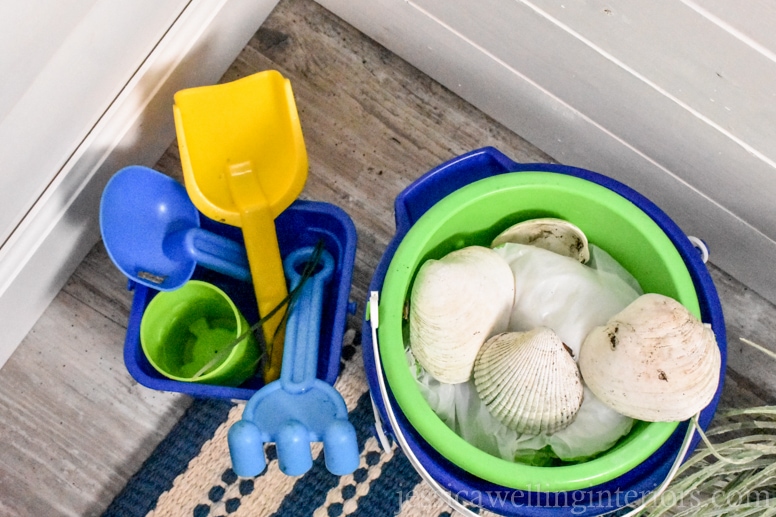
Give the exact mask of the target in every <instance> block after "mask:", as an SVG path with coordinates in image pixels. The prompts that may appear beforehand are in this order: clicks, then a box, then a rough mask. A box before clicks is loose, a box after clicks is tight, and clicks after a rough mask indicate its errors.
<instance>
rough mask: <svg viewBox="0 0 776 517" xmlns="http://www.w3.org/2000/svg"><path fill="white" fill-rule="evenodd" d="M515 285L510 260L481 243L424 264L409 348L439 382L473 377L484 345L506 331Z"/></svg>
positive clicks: (413, 293) (412, 314)
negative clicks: (476, 361)
mask: <svg viewBox="0 0 776 517" xmlns="http://www.w3.org/2000/svg"><path fill="white" fill-rule="evenodd" d="M514 285H515V280H514V277H513V276H512V270H511V269H510V267H509V264H507V263H506V261H505V260H504V259H502V258H501V257H500V256H499V255H498V253H496V252H495V251H493V250H491V249H489V248H485V247H482V246H469V247H466V248H462V249H460V250H457V251H453V252H452V253H448V254H447V255H445V256H444V257H442V258H441V259H439V260H427V261H426V262H425V263H423V265H422V266H421V268H420V269H419V271H418V274H417V276H416V278H415V282H414V284H413V286H412V291H411V294H410V310H409V342H410V348H411V350H412V353H413V354H414V355H415V358H416V359H417V361H418V363H420V365H421V366H422V367H423V368H424V369H425V370H426V371H427V372H428V373H429V374H431V375H432V376H433V377H434V378H435V379H437V380H438V381H440V382H444V383H449V384H455V383H459V382H466V381H468V380H469V378H470V377H471V372H472V367H473V366H474V359H475V358H476V357H477V352H478V351H479V349H480V347H481V346H482V344H483V343H484V342H485V340H486V339H488V338H489V337H490V336H492V335H494V334H497V333H499V332H503V331H504V330H506V327H507V324H508V323H509V315H510V313H511V311H512V304H513V302H514V293H515V287H514Z"/></svg>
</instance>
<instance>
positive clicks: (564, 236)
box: [490, 217, 590, 264]
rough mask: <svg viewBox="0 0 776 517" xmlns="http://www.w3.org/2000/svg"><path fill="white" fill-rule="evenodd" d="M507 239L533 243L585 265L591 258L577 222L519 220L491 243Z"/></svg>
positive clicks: (502, 241) (521, 242) (494, 243)
mask: <svg viewBox="0 0 776 517" xmlns="http://www.w3.org/2000/svg"><path fill="white" fill-rule="evenodd" d="M506 242H514V243H517V244H530V245H531V246H536V247H537V248H543V249H546V250H548V251H552V252H554V253H557V254H559V255H563V256H566V257H571V258H573V259H575V260H578V261H580V262H581V263H583V264H584V263H586V262H587V261H588V260H590V249H589V247H588V242H587V237H586V236H585V233H584V232H583V231H582V230H580V229H579V227H577V226H576V225H574V224H572V223H570V222H568V221H564V220H563V219H556V218H553V217H544V218H540V219H529V220H527V221H523V222H521V223H517V224H515V225H513V226H510V227H509V228H507V229H506V230H504V231H503V232H501V233H500V234H499V235H498V236H497V237H496V238H495V239H493V242H492V243H491V245H490V246H491V248H495V247H496V246H499V245H501V244H504V243H506Z"/></svg>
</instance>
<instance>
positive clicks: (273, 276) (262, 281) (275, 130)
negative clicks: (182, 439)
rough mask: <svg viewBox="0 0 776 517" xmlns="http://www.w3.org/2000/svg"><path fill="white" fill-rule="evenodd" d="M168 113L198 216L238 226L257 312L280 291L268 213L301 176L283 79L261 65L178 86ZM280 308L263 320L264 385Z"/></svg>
mask: <svg viewBox="0 0 776 517" xmlns="http://www.w3.org/2000/svg"><path fill="white" fill-rule="evenodd" d="M173 111H174V114H175V130H176V133H177V136H178V148H179V149H180V154H181V165H182V167H183V176H184V180H185V183H186V190H187V191H188V193H189V196H190V197H191V200H192V201H193V202H194V204H195V205H196V207H197V208H198V209H199V210H200V211H201V212H202V213H203V214H205V215H207V216H208V217H209V218H211V219H214V220H216V221H220V222H224V223H226V224H230V225H232V226H238V227H241V228H242V232H243V237H244V239H245V248H246V251H247V254H248V262H249V264H250V271H251V277H252V280H253V286H254V291H255V293H256V299H257V301H258V306H259V314H260V315H262V316H265V315H266V314H268V313H269V312H270V311H271V310H272V309H274V308H275V307H276V306H277V305H278V304H279V303H280V302H281V301H282V300H283V299H284V298H285V297H286V295H287V294H288V291H287V288H286V281H285V276H284V274H283V264H282V261H281V257H280V250H279V248H278V242H277V235H276V233H275V217H277V216H278V214H280V213H281V212H282V211H283V210H285V209H286V208H287V207H288V205H290V204H291V203H292V202H293V201H294V200H295V199H296V198H297V196H298V195H299V194H300V193H301V191H302V189H303V188H304V184H305V181H306V180H307V151H306V149H305V145H304V138H303V137H302V128H301V125H300V123H299V114H298V113H297V110H296V103H295V101H294V94H293V92H292V91H291V82H290V81H289V80H288V79H286V78H285V77H283V76H282V75H281V74H280V73H279V72H277V71H274V70H268V71H265V72H259V73H257V74H253V75H250V76H248V77H245V78H243V79H238V80H236V81H233V82H230V83H224V84H219V85H214V86H203V87H198V88H190V89H186V90H181V91H179V92H177V93H176V94H175V105H174V106H173ZM284 313H285V310H281V311H278V312H277V313H276V314H275V316H273V317H272V318H271V319H270V320H269V321H267V322H266V323H265V324H264V326H263V329H264V336H265V339H266V342H267V344H268V346H269V347H270V353H269V360H268V361H266V362H265V369H264V381H265V382H267V383H268V382H271V381H273V380H276V379H277V378H278V377H279V375H280V365H281V363H282V359H283V339H284V332H283V330H284V329H283V328H278V327H279V326H280V323H281V322H282V320H283V314H284ZM276 330H277V332H276Z"/></svg>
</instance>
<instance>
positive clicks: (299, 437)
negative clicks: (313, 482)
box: [228, 247, 359, 477]
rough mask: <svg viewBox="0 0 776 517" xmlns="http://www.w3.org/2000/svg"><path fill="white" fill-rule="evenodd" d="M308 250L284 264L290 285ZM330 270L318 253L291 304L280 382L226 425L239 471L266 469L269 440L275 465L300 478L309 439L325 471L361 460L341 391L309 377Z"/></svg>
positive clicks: (350, 467) (307, 463) (339, 470)
mask: <svg viewBox="0 0 776 517" xmlns="http://www.w3.org/2000/svg"><path fill="white" fill-rule="evenodd" d="M313 252H314V248H312V247H307V248H301V249H298V250H296V251H294V252H293V253H291V254H290V255H289V256H288V257H286V259H285V260H284V261H283V269H284V271H285V273H286V276H287V277H288V279H289V283H290V284H291V285H290V286H289V288H290V290H293V289H294V288H295V287H296V286H297V285H298V284H299V282H300V280H301V275H300V274H299V272H298V269H300V268H302V269H303V268H304V266H305V265H306V264H307V262H308V261H309V258H310V256H311V255H312V253H313ZM333 271H334V259H333V258H332V257H331V255H330V254H329V253H328V252H326V251H324V252H323V254H322V255H321V262H320V265H319V269H318V271H317V272H315V273H313V275H312V276H310V277H309V278H308V279H307V281H306V282H305V284H304V285H303V286H302V288H301V291H300V294H299V297H298V298H297V299H296V302H294V304H293V305H292V306H291V309H290V311H291V312H290V313H289V317H288V322H287V325H286V339H285V346H284V349H283V361H282V365H281V369H280V379H278V380H276V381H273V382H271V383H269V384H267V385H266V386H264V387H263V388H261V389H260V390H259V391H257V392H256V394H255V395H253V396H252V397H251V399H250V400H249V401H248V403H247V404H246V405H245V409H244V410H243V417H242V420H240V421H238V422H236V423H235V424H234V425H232V427H231V428H230V429H229V433H228V442H229V453H230V456H231V458H232V466H233V468H234V471H235V473H236V474H237V475H238V476H244V477H251V476H256V475H258V474H260V473H261V472H262V471H263V470H264V468H265V467H266V459H265V457H264V444H265V443H267V442H275V445H276V448H277V455H278V463H279V466H280V470H281V471H282V472H284V473H285V474H287V475H289V476H299V475H301V474H304V473H305V472H307V470H309V469H310V467H312V464H313V459H312V453H311V451H310V442H320V441H322V442H323V453H324V456H325V462H326V468H327V469H328V470H329V471H330V472H331V473H332V474H335V475H338V476H342V475H345V474H349V473H351V472H353V471H354V470H356V468H357V467H358V464H359V455H358V443H357V441H356V431H355V429H354V428H353V425H352V424H351V423H350V422H349V421H348V409H347V406H346V405H345V401H344V400H343V399H342V396H341V395H340V394H339V392H337V390H335V389H334V388H333V387H332V386H331V385H329V384H327V383H326V382H324V381H322V380H320V379H316V378H315V370H316V366H317V364H318V341H319V335H320V328H321V308H322V305H323V292H324V287H325V284H326V283H327V282H328V280H329V279H330V278H331V275H332V272H333Z"/></svg>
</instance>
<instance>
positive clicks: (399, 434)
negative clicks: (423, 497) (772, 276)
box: [369, 239, 708, 517]
mask: <svg viewBox="0 0 776 517" xmlns="http://www.w3.org/2000/svg"><path fill="white" fill-rule="evenodd" d="M697 240H700V239H697ZM702 242H703V241H701V243H702ZM696 246H697V245H696ZM705 248H706V246H705V244H703V249H705ZM705 256H706V258H708V250H707V251H706V255H705ZM704 262H706V260H704ZM379 296H380V295H379V293H378V292H377V291H371V292H370V293H369V323H370V327H371V329H372V353H373V355H374V361H375V370H376V373H377V383H378V385H379V387H380V396H381V397H382V399H383V403H384V404H385V412H386V414H387V415H388V421H389V423H390V424H391V429H392V430H393V436H394V437H395V438H396V441H397V442H398V443H399V447H400V448H401V450H402V451H403V452H404V454H405V456H407V459H408V460H409V462H410V464H411V465H412V466H413V467H414V468H415V470H416V471H417V472H418V474H420V477H421V478H423V480H424V481H425V482H426V483H428V484H429V486H431V488H432V490H433V491H434V492H436V493H437V495H438V496H439V497H441V498H442V500H444V502H445V503H447V504H448V505H449V506H450V507H451V508H453V509H454V510H455V511H457V512H458V513H460V514H462V515H465V516H467V517H479V515H478V514H477V513H475V512H474V511H472V510H470V509H469V508H467V507H466V506H464V505H463V504H462V503H461V502H460V501H459V500H458V499H456V498H455V497H453V496H452V495H451V494H450V492H449V491H447V490H445V489H444V487H442V485H440V484H439V483H438V482H437V481H436V480H435V479H434V478H433V477H432V476H431V474H429V472H428V471H427V470H426V468H425V467H424V466H423V464H422V463H421V462H420V460H418V457H417V456H415V453H414V451H413V450H412V449H411V448H410V446H409V444H408V443H407V440H406V438H405V437H404V432H403V431H402V430H401V427H399V423H398V421H397V420H396V414H395V413H394V412H393V407H392V406H391V401H390V399H389V398H388V389H387V388H386V386H385V379H384V377H383V367H382V361H381V359H380V347H379V344H378V342H377V327H378V326H379V324H380V318H379ZM370 397H371V394H370ZM372 409H373V410H374V414H375V429H376V431H377V435H378V439H379V441H380V445H381V446H382V448H383V450H384V451H385V452H388V451H389V450H390V449H391V445H390V443H389V442H388V437H387V436H386V435H385V431H384V429H383V425H382V420H381V418H380V413H379V412H378V411H377V406H376V405H375V402H374V398H372ZM693 418H697V415H696V416H695V417H693ZM694 435H695V425H693V422H690V425H688V426H687V432H686V433H685V435H684V441H683V442H682V447H681V448H680V449H679V454H678V455H677V456H676V459H675V460H674V463H673V465H671V469H670V470H669V471H668V474H667V475H666V478H665V479H664V480H663V482H662V483H661V484H660V485H658V486H657V487H656V488H655V490H653V491H652V493H650V494H649V495H648V496H645V498H644V499H643V500H642V501H641V503H640V504H639V505H638V506H637V507H636V508H634V509H632V510H631V511H629V512H628V513H626V514H624V515H621V516H620V517H632V516H634V515H636V514H638V513H639V512H641V510H643V509H644V508H645V507H646V506H647V505H649V504H650V503H652V502H653V501H654V500H655V499H657V498H658V497H660V496H661V495H662V494H663V492H664V491H665V490H666V489H667V488H668V485H669V484H670V483H671V482H672V481H673V480H674V477H676V473H677V472H678V471H679V467H680V466H681V465H682V461H683V460H684V457H685V456H686V455H687V452H688V451H689V449H690V445H691V443H692V439H693V436H694ZM620 510H621V508H618V509H617V510H613V512H616V511H620ZM613 512H607V513H613Z"/></svg>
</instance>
